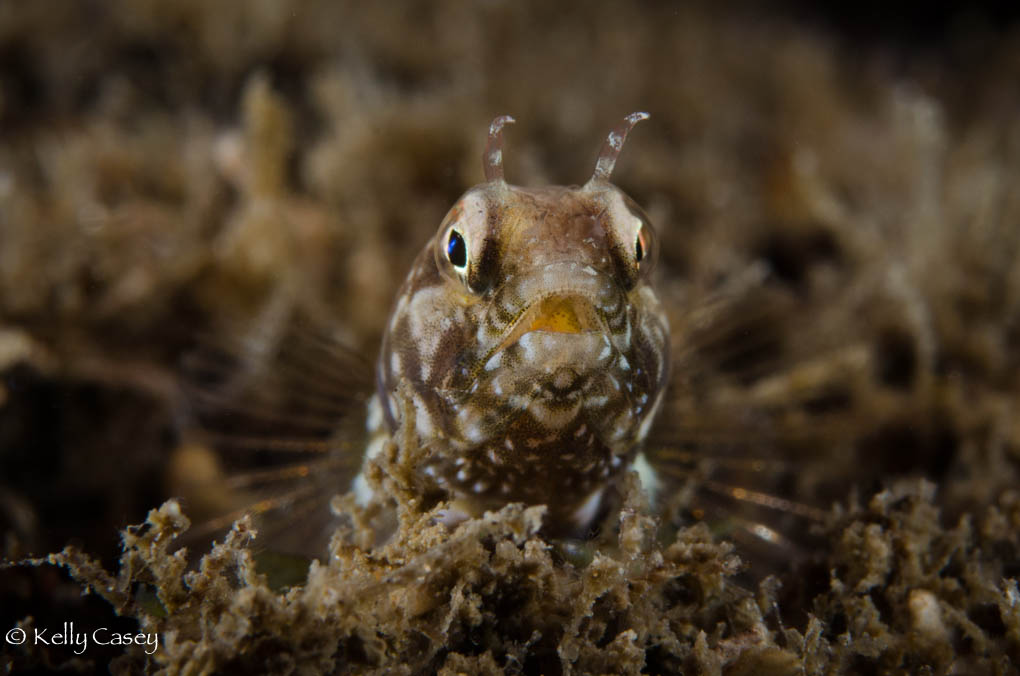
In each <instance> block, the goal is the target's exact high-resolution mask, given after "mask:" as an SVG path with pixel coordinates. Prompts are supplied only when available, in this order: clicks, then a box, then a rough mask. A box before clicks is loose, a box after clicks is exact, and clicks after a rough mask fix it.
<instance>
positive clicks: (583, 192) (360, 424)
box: [197, 113, 805, 543]
mask: <svg viewBox="0 0 1020 676" xmlns="http://www.w3.org/2000/svg"><path fill="white" fill-rule="evenodd" d="M647 117H648V115H647V114H645V113H633V114H631V115H628V116H626V117H625V118H624V119H623V120H622V121H621V122H620V123H619V125H618V126H616V127H615V128H614V129H613V130H612V131H611V132H610V133H609V135H608V138H607V139H606V140H605V142H604V144H603V146H602V148H601V151H600V152H599V155H598V159H597V162H596V165H595V169H594V172H593V174H592V176H591V177H590V178H589V179H588V180H587V182H586V183H584V185H582V186H580V187H577V186H547V187H538V188H524V187H520V186H516V185H512V184H510V183H508V182H507V181H506V180H505V178H504V172H503V132H504V127H505V126H506V125H507V124H508V123H510V122H513V118H511V117H509V116H501V117H497V118H496V119H495V120H494V121H493V122H492V124H491V126H490V128H489V133H488V142H487V145H486V147H485V151H484V153H483V168H484V175H485V179H486V180H485V182H484V183H481V184H479V185H477V186H475V187H473V188H471V189H469V190H468V191H467V192H466V193H464V194H463V196H461V197H460V199H458V200H457V201H456V203H455V204H454V205H453V207H452V208H451V209H450V210H449V212H448V213H447V215H446V217H445V218H444V219H443V220H442V222H441V223H440V225H439V228H438V230H437V231H436V234H435V235H434V236H433V237H432V239H430V240H429V241H428V242H427V243H426V244H425V246H424V248H423V249H422V250H421V252H420V253H419V254H418V256H417V258H416V259H415V261H414V264H413V265H412V267H411V270H410V272H409V273H408V275H407V278H406V280H405V282H404V284H403V286H402V287H401V289H400V291H399V294H398V296H397V299H396V302H395V304H394V306H393V309H392V312H391V313H390V315H389V318H388V322H387V324H386V327H385V330H384V334H383V339H382V344H381V348H380V351H379V357H378V361H377V363H376V366H375V368H374V375H373V374H372V373H371V371H372V368H371V366H370V365H369V364H368V362H366V361H365V360H363V359H361V358H360V357H359V356H357V355H354V354H352V353H350V352H348V351H345V350H343V349H340V348H338V347H337V345H336V342H335V340H334V339H333V338H332V336H330V335H324V334H322V332H321V331H320V332H315V331H309V330H307V329H304V330H297V331H295V330H291V329H289V328H288V329H280V328H279V327H281V326H285V325H286V323H287V322H285V321H281V320H280V319H279V317H276V316H275V315H274V312H276V310H274V308H273V307H272V304H270V307H269V309H268V310H267V311H266V312H264V314H265V315H267V316H268V317H270V319H269V320H266V321H262V322H261V325H264V326H268V327H270V330H268V331H263V332H262V333H261V334H260V333H258V332H256V335H254V336H248V339H246V341H245V344H244V346H243V349H241V350H240V351H238V350H234V351H233V353H234V357H235V361H237V360H236V357H237V353H238V352H240V354H241V359H240V361H241V364H240V365H239V367H238V364H234V365H233V366H229V367H225V366H224V361H223V360H222V359H221V358H220V356H222V355H220V356H218V357H214V358H212V359H209V358H205V359H199V360H198V364H199V365H200V369H199V370H203V369H204V370H205V371H206V372H207V373H206V377H204V378H203V379H202V380H203V381H204V382H205V385H204V386H203V387H200V388H198V397H197V398H198V399H200V400H201V401H202V402H203V403H202V405H201V406H199V409H200V410H201V411H205V412H209V411H212V412H213V413H214V414H216V415H213V416H211V418H212V419H216V420H220V421H222V419H223V418H224V416H223V415H220V414H222V413H223V412H224V411H227V412H228V413H230V414H231V415H230V416H229V420H230V422H229V425H228V426H227V427H226V428H223V427H222V425H221V426H220V429H219V433H212V434H207V439H208V440H209V441H210V442H211V444H212V445H215V446H217V447H219V448H221V449H222V448H235V449H242V450H244V451H246V452H248V454H249V457H257V458H258V459H259V461H258V467H256V469H255V470H254V471H248V472H245V473H243V474H237V475H234V476H233V477H231V478H229V479H228V480H227V481H226V482H225V485H226V486H227V487H228V488H229V489H230V490H231V491H236V492H238V493H239V494H241V496H242V497H246V498H247V499H248V503H249V504H248V506H247V507H245V508H244V509H243V510H237V511H233V512H229V513H227V514H225V515H224V516H222V517H221V518H219V519H215V520H213V521H211V522H210V524H209V525H210V529H211V528H212V527H213V526H215V527H223V526H226V525H229V523H230V522H231V521H232V520H233V519H234V518H236V517H237V516H239V515H240V514H241V513H242V512H243V511H250V512H255V513H256V514H264V513H268V512H272V511H284V512H286V513H287V518H286V519H285V520H283V522H284V523H285V524H286V525H285V527H284V528H283V530H284V531H286V532H287V533H289V534H291V535H294V534H295V533H296V532H297V530H298V529H296V527H295V526H294V524H295V523H297V522H300V523H302V524H305V525H306V526H307V525H309V524H315V525H314V528H319V529H321V530H323V531H324V532H327V531H328V530H329V529H328V525H326V524H325V522H324V519H316V518H312V516H311V515H312V514H313V513H315V514H318V515H320V516H321V515H328V511H329V510H328V505H329V502H330V498H331V497H332V496H334V495H337V494H342V493H345V492H347V491H349V490H351V491H353V493H354V495H355V497H356V500H357V501H358V502H359V503H360V504H362V505H365V504H368V503H371V502H372V501H377V502H378V501H379V499H382V500H385V498H386V495H385V494H381V493H385V492H386V491H387V490H388V489H386V488H385V485H386V480H390V484H391V485H396V486H399V487H400V490H401V491H403V492H405V493H410V494H413V495H415V496H418V498H420V503H421V504H422V505H428V504H432V505H436V504H439V503H444V504H445V507H444V508H443V509H442V512H441V513H442V517H441V519H442V521H443V522H445V523H448V524H450V525H451V526H452V525H455V524H456V523H458V522H459V521H461V520H463V519H466V518H470V517H475V516H479V515H481V514H482V513H483V512H484V511H486V510H491V509H496V508H499V507H501V506H503V505H505V504H508V503H512V502H517V503H525V504H528V505H545V506H546V508H547V512H546V517H545V522H544V524H545V525H544V528H545V530H546V532H547V533H549V534H550V535H552V536H554V537H568V538H574V537H585V535H586V534H587V533H590V532H591V529H592V528H593V527H594V526H595V525H596V524H597V522H598V520H599V517H600V516H601V515H604V514H605V513H606V510H607V509H608V508H609V506H610V505H611V504H612V501H611V500H608V499H607V496H610V495H612V494H614V492H615V491H616V489H617V488H618V486H619V483H620V481H621V479H622V477H623V476H625V475H626V474H627V473H628V472H629V471H630V470H631V469H636V470H637V471H638V473H639V475H640V476H641V478H642V481H643V484H644V486H645V487H646V489H648V490H649V491H650V492H653V493H654V492H655V491H656V489H658V488H659V487H660V486H661V485H662V484H663V483H664V482H670V481H671V482H672V485H674V486H676V485H679V484H682V483H684V482H685V481H687V480H688V479H690V478H691V477H699V476H700V475H701V474H702V472H701V470H700V469H699V467H698V462H699V459H698V458H697V457H696V454H692V453H690V452H689V451H688V450H686V448H685V446H684V443H683V439H680V441H678V440H677V439H676V438H670V435H673V437H675V436H676V428H675V421H667V424H666V425H656V428H657V429H661V430H662V431H661V433H660V436H661V437H662V439H660V442H657V443H655V444H654V448H652V447H651V446H653V444H647V445H648V446H649V448H645V446H646V443H647V440H648V438H649V433H650V430H651V429H652V428H653V423H654V422H655V420H656V416H657V413H658V412H659V411H660V409H662V408H663V407H664V401H665V400H666V392H667V386H668V385H669V384H670V380H671V373H672V371H671V343H672V342H673V341H671V332H670V325H669V321H668V320H667V314H666V312H665V311H664V308H663V304H662V303H661V302H660V299H659V296H658V294H657V293H656V290H655V287H654V285H653V270H654V266H655V261H656V256H657V249H658V241H657V237H656V233H655V229H654V227H653V226H652V224H651V222H650V221H649V218H648V217H647V215H646V214H645V213H644V212H643V211H642V209H641V208H640V207H639V206H638V205H637V204H636V203H635V202H634V200H632V199H631V198H630V197H628V196H627V195H626V194H624V192H623V191H622V190H620V189H619V188H618V187H616V186H615V185H613V184H612V183H611V182H610V176H611V174H612V172H613V169H614V166H615V164H616V160H617V157H618V156H619V154H620V152H621V149H622V148H623V145H624V141H625V140H626V138H627V135H628V133H629V132H630V131H631V129H632V128H633V126H634V125H635V124H637V123H638V122H639V121H641V120H644V119H646V118H647ZM758 311H760V307H756V308H755V309H754V310H752V311H751V312H749V313H746V314H748V316H751V317H752V318H753V316H755V314H756V313H757V312H758ZM741 333H742V335H743V334H747V335H754V336H758V335H759V334H761V335H764V334H763V332H760V331H743V329H742V327H741ZM683 337H684V340H685V341H686V347H685V350H687V352H688V354H686V357H685V355H679V357H680V358H681V359H684V358H686V359H688V360H689V359H690V349H691V345H694V344H696V343H697V340H698V339H697V337H696V336H693V335H691V334H690V332H689V331H685V334H684V336H683ZM714 340H715V342H716V343H719V342H720V340H719V337H718V336H716V338H715V339H714ZM723 342H724V341H723ZM739 342H740V345H744V346H745V347H746V345H745V343H747V342H748V339H747V338H746V337H742V338H741V339H740V341H739ZM738 347H739V346H738ZM741 349H743V348H741ZM227 352H228V353H230V351H229V350H228V351H227ZM674 356H675V357H676V356H678V355H674ZM683 370H684V374H683V375H684V377H685V378H686V377H690V376H691V375H692V374H696V373H697V368H695V367H694V366H692V363H691V362H690V361H688V362H686V363H685V364H684V365H683ZM210 372H211V373H212V380H218V381H219V382H218V383H217V384H216V386H214V387H210V386H209V385H208V383H209V381H210V378H209V377H208V376H209V373H210ZM238 373H240V374H241V377H240V378H238V377H236V374H238ZM224 374H227V375H228V376H230V377H227V378H224V377H223V376H224ZM674 380H675V378H674ZM681 380H682V379H681ZM674 385H675V383H674ZM681 389H683V391H684V392H685V393H689V392H693V391H694V389H692V388H690V387H687V388H681ZM681 405H682V402H681ZM681 407H682V406H681ZM678 410H679V408H678ZM366 411H367V416H366ZM669 417H673V415H672V414H671V415H670V416H669ZM366 418H367V425H366V424H365V420H366ZM671 425H673V426H672V427H671ZM723 425H724V426H728V425H729V423H728V422H724V423H723ZM206 427H207V431H208V430H210V429H213V428H214V427H215V426H214V425H207V426H206ZM682 434H683V433H682V432H681V436H682ZM717 450H718V449H717ZM251 451H258V453H251ZM273 454H277V455H281V454H282V455H281V457H283V458H285V459H286V462H284V463H283V464H282V465H281V464H280V463H279V462H276V464H273V462H272V461H271V460H269V459H267V458H270V456H272V455H273ZM295 454H305V455H308V456H309V457H310V459H306V458H304V457H302V458H299V459H298V461H297V462H294V458H295V457H296V455H295ZM721 462H722V463H723V465H724V466H725V459H724V458H723V459H722V460H721ZM741 462H742V461H738V462H736V463H731V465H730V466H731V467H736V468H737V469H741V468H743V467H749V466H750V464H747V465H742V464H741ZM394 467H399V468H401V471H400V472H399V474H400V476H396V474H398V472H396V471H395V470H394V469H393V468H394ZM285 482H286V483H288V484H289V487H288V488H286V489H283V488H281V485H282V484H283V483H285ZM702 483H703V485H704V486H707V487H708V488H709V489H710V491H712V490H714V491H715V493H716V494H717V495H723V496H726V497H729V498H734V499H737V500H743V501H747V502H752V503H754V502H757V503H759V504H765V505H766V506H769V507H775V508H777V509H779V510H780V511H785V512H797V505H795V504H794V503H791V502H786V501H782V500H780V499H778V498H771V497H769V496H766V495H764V494H758V493H754V492H751V491H747V490H744V489H731V488H730V487H728V486H726V485H724V484H722V483H720V482H718V481H714V480H709V481H704V482H702ZM213 493H214V495H216V496H219V495H220V493H221V489H215V490H214V491H213ZM804 513H805V512H804V510H801V514H804ZM696 516H697V514H696ZM320 522H322V523H323V524H324V525H322V526H319V525H318V524H319V523H320ZM761 528H764V527H763V526H762V527H759V528H758V531H757V532H758V533H759V534H761V533H766V534H771V535H770V537H771V536H775V535H776V532H775V531H774V530H770V529H765V530H761ZM307 530H308V528H305V529H303V530H302V531H301V532H302V533H306V532H307ZM309 537H310V536H308V535H300V536H297V539H298V540H299V541H300V542H301V543H303V542H306V541H309ZM313 539H314V538H313Z"/></svg>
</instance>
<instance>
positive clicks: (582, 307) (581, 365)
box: [437, 184, 668, 455]
mask: <svg viewBox="0 0 1020 676" xmlns="http://www.w3.org/2000/svg"><path fill="white" fill-rule="evenodd" d="M461 204H462V205H463V207H462V208H460V209H458V208H455V209H454V210H453V212H451V214H452V218H450V219H448V222H447V223H445V224H444V227H443V228H442V229H441V230H440V233H439V237H438V239H437V242H438V243H439V244H440V247H439V250H438V253H437V255H438V256H444V257H445V256H446V255H447V253H448V251H447V249H448V248H449V243H450V241H451V238H453V239H454V240H455V241H456V238H457V236H458V235H459V236H461V237H467V238H468V240H470V239H471V238H472V235H474V236H482V237H484V238H485V239H486V240H487V244H486V246H485V247H482V249H481V251H480V253H479V259H478V260H479V268H480V269H478V270H477V271H475V274H474V276H473V277H468V278H467V280H468V282H469V283H471V282H473V283H474V284H475V285H476V288H478V289H479V290H482V289H484V290H483V291H481V292H480V293H479V302H477V303H475V304H473V305H472V306H471V308H470V310H469V311H468V314H470V315H472V321H471V323H472V324H473V325H475V326H476V327H477V328H476V330H475V334H474V336H473V337H468V344H465V345H464V346H463V348H462V352H461V354H460V359H459V360H458V363H457V366H456V368H455V369H454V371H453V372H452V373H451V374H450V376H449V378H448V379H447V380H446V381H445V382H444V383H443V386H442V395H443V397H444V400H445V401H446V402H447V404H448V406H449V409H450V410H451V411H456V415H455V416H454V417H453V418H452V420H451V422H452V423H453V424H452V425H451V426H450V427H448V428H447V429H446V431H447V433H448V434H449V437H450V439H451V441H452V443H453V444H455V445H456V446H457V447H458V449H460V450H470V449H471V448H472V447H473V446H477V445H478V444H491V443H492V441H493V440H494V439H495V440H498V441H500V442H501V443H502V444H503V445H504V446H508V445H512V446H514V447H515V448H516V447H518V446H520V447H524V448H526V447H535V446H536V444H538V443H542V444H559V445H560V446H561V447H562V448H564V449H566V448H567V447H570V448H573V447H574V446H577V445H578V444H584V445H586V446H591V445H598V446H599V447H601V448H603V449H604V450H605V451H607V452H611V453H613V454H614V455H626V453H627V452H628V451H629V450H630V449H632V448H633V447H634V445H635V443H636V442H637V441H640V436H641V435H640V431H641V423H642V422H643V421H644V419H645V416H646V415H647V414H648V412H649V411H650V409H651V408H652V406H653V404H654V401H655V400H656V398H657V396H656V395H657V394H658V393H659V391H660V390H661V382H662V381H663V379H664V377H665V370H666V369H665V367H666V363H667V359H668V355H667V349H668V348H667V347H666V342H665V335H666V330H665V325H664V320H663V319H662V317H661V313H660V312H659V308H658V302H657V300H656V298H655V296H654V293H653V292H652V291H651V287H649V286H648V285H647V284H646V283H645V282H646V279H647V274H648V272H649V271H650V267H651V262H652V260H653V259H652V256H654V249H653V247H654V242H653V233H652V230H651V226H650V225H649V224H648V221H647V218H646V217H645V216H644V214H642V213H641V211H640V210H639V209H638V208H637V206H636V205H634V204H633V202H631V201H630V200H629V199H628V198H626V197H625V196H624V195H623V193H621V192H620V191H619V190H617V189H616V188H613V187H611V186H607V187H606V188H605V189H602V190H599V191H592V190H586V189H570V188H558V187H557V188H545V189H539V190H526V189H521V188H515V187H511V186H507V185H505V184H504V185H498V184H497V185H491V186H483V187H482V188H480V189H476V191H472V192H471V193H468V195H466V196H465V198H464V199H463V200H462V202H461ZM466 212H470V213H471V214H473V215H474V219H476V220H477V222H478V223H479V224H480V223H484V226H483V227H484V232H485V234H484V235H481V231H482V229H483V228H482V227H472V226H473V225H475V224H472V223H470V222H466V221H469V220H471V217H469V216H466V215H465V214H466ZM462 231H465V232H467V233H469V234H467V235H465V234H464V232H462ZM444 242H445V243H446V247H445V248H444V247H443V246H442V245H443V243H444ZM486 248H489V249H490V251H492V253H489V252H486V251H485V249H486ZM639 252H640V253H639ZM455 260H460V259H459V258H456V257H455ZM438 265H440V266H442V265H443V261H442V260H439V261H438ZM485 265H488V266H489V269H485V268H484V267H483V266H485ZM472 338H473V340H472ZM472 342H473V344H470V343H472ZM511 427H512V429H510V428H511ZM579 430H580V431H579ZM515 437H516V438H515Z"/></svg>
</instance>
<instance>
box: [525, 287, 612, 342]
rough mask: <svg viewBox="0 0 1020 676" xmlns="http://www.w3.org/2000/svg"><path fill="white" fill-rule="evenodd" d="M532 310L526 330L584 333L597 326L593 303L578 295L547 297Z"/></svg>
mask: <svg viewBox="0 0 1020 676" xmlns="http://www.w3.org/2000/svg"><path fill="white" fill-rule="evenodd" d="M532 312H533V315H532V319H531V322H529V323H528V324H527V328H526V330H525V332H528V331H551V332H555V333H584V332H586V331H591V330H593V329H594V328H595V327H596V326H597V319H596V317H595V316H594V310H593V309H592V307H591V304H590V303H586V302H584V301H583V300H581V299H580V298H577V297H576V296H553V297H551V298H546V299H545V300H543V301H542V302H541V303H539V305H538V307H537V308H535V309H534V310H533V311H532Z"/></svg>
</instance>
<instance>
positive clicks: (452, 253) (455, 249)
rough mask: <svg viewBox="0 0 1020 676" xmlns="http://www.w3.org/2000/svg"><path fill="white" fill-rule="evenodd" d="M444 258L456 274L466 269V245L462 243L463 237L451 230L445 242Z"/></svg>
mask: <svg viewBox="0 0 1020 676" xmlns="http://www.w3.org/2000/svg"><path fill="white" fill-rule="evenodd" d="M446 258H447V260H449V261H450V264H451V265H452V266H453V267H454V268H455V269H456V270H457V271H458V272H463V271H464V270H465V269H467V244H466V243H465V242H464V235H462V234H460V233H459V232H458V231H457V230H454V229H452V228H451V229H450V235H449V237H448V239H447V240H446Z"/></svg>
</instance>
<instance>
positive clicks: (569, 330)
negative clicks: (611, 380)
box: [490, 293, 606, 354]
mask: <svg viewBox="0 0 1020 676" xmlns="http://www.w3.org/2000/svg"><path fill="white" fill-rule="evenodd" d="M605 328H606V327H605V322H604V321H603V320H602V317H601V316H600V315H599V313H598V310H596V309H595V305H594V304H593V303H592V302H591V301H589V300H588V299H587V298H585V297H584V296H582V295H580V294H577V293H554V294H551V295H548V296H546V297H544V298H542V299H540V300H538V301H536V302H534V303H532V304H531V305H530V306H529V307H528V309H527V310H525V311H524V312H523V313H522V314H521V316H520V317H518V318H517V320H516V321H515V322H514V324H513V326H512V327H511V328H510V330H509V331H508V332H507V333H506V335H505V336H504V337H503V340H501V341H500V343H499V344H498V345H497V346H496V347H495V349H493V350H492V352H491V353H490V354H495V353H497V352H500V351H502V350H504V349H506V348H507V347H509V346H511V345H513V344H515V343H517V342H518V341H519V340H520V339H521V338H523V337H524V336H525V335H527V334H529V333H532V332H535V331H537V332H542V333H558V334H567V335H570V334H573V335H581V334H592V333H605Z"/></svg>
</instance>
